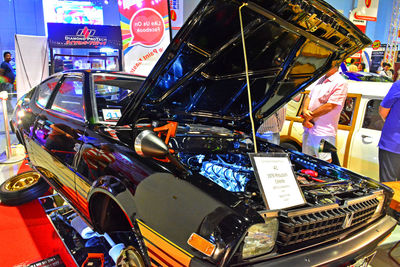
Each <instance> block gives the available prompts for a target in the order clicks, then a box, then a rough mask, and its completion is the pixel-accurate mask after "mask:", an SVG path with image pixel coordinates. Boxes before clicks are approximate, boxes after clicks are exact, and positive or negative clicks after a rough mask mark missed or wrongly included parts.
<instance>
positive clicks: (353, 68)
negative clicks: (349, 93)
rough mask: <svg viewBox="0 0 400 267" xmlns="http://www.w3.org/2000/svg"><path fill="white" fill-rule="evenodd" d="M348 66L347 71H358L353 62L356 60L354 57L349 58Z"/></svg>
mask: <svg viewBox="0 0 400 267" xmlns="http://www.w3.org/2000/svg"><path fill="white" fill-rule="evenodd" d="M350 62H351V63H350V66H348V68H347V70H348V71H349V72H357V71H358V68H357V66H356V64H355V62H356V60H355V59H354V58H352V59H351V60H350Z"/></svg>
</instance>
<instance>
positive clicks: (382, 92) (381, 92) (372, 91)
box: [347, 81, 393, 98]
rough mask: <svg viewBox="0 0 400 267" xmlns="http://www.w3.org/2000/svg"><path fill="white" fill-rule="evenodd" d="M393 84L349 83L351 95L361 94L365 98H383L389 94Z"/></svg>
mask: <svg viewBox="0 0 400 267" xmlns="http://www.w3.org/2000/svg"><path fill="white" fill-rule="evenodd" d="M392 84H393V83H388V82H364V81H363V82H359V81H348V85H349V87H348V91H347V92H348V93H349V94H361V95H363V96H374V97H379V98H383V97H385V96H386V94H387V93H388V91H389V89H390V87H391V86H392Z"/></svg>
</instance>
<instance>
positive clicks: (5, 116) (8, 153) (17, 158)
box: [0, 91, 25, 164]
mask: <svg viewBox="0 0 400 267" xmlns="http://www.w3.org/2000/svg"><path fill="white" fill-rule="evenodd" d="M0 99H1V102H2V105H3V119H4V131H5V134H6V142H7V144H6V146H7V147H6V159H0V164H10V163H16V162H19V161H21V160H23V159H24V158H25V156H24V155H23V156H22V155H16V156H14V157H13V156H12V151H11V138H10V128H9V126H8V113H7V99H8V92H7V91H1V92H0Z"/></svg>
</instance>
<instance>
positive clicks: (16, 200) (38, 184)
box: [0, 171, 49, 206]
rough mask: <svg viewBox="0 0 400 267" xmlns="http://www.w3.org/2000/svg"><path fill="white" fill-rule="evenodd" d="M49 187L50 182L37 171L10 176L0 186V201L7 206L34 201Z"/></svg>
mask: <svg viewBox="0 0 400 267" xmlns="http://www.w3.org/2000/svg"><path fill="white" fill-rule="evenodd" d="M48 189H49V185H48V183H47V182H46V181H45V180H44V179H43V178H42V177H41V176H40V174H39V173H37V172H35V171H27V172H23V173H20V174H17V175H15V176H13V177H10V178H8V179H7V180H6V181H5V182H4V183H2V184H1V186H0V201H1V204H3V205H6V206H18V205H21V204H24V203H27V202H29V201H32V200H34V199H36V198H38V197H40V196H42V195H43V194H44V193H46V192H47V190H48Z"/></svg>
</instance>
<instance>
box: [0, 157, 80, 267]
mask: <svg viewBox="0 0 400 267" xmlns="http://www.w3.org/2000/svg"><path fill="white" fill-rule="evenodd" d="M28 170H30V169H29V167H27V165H25V164H22V165H21V168H20V171H19V172H24V171H28ZM57 254H58V255H59V256H60V257H61V259H62V261H63V262H64V264H65V266H68V267H69V266H76V265H75V262H74V261H73V259H72V258H71V256H70V255H69V253H68V251H67V250H66V248H65V246H64V244H63V243H62V241H61V240H60V238H59V237H58V235H57V233H56V232H55V230H54V228H53V225H52V224H51V223H50V221H49V219H48V218H47V216H46V214H45V212H44V210H43V208H42V206H41V205H40V203H39V201H38V200H34V201H32V202H30V203H27V204H24V205H21V206H18V207H7V206H3V205H0V266H2V267H9V266H26V265H29V264H31V263H34V262H37V261H40V260H43V259H46V258H49V257H52V256H55V255H57Z"/></svg>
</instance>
